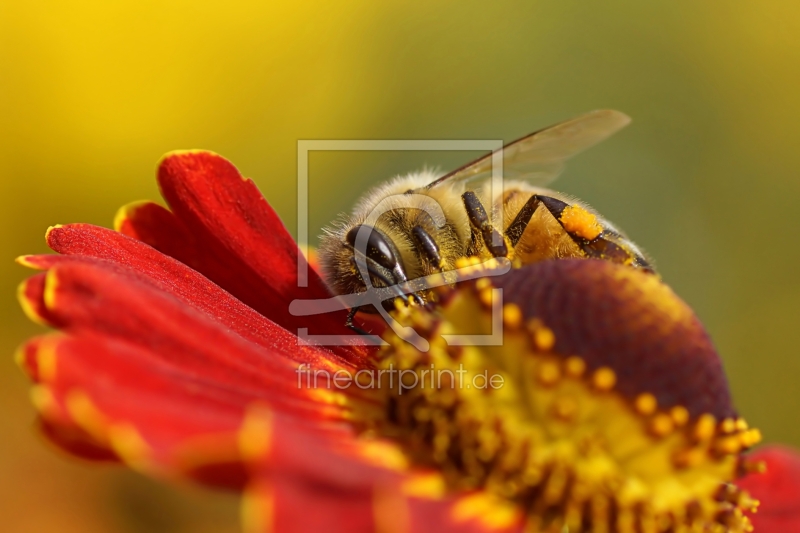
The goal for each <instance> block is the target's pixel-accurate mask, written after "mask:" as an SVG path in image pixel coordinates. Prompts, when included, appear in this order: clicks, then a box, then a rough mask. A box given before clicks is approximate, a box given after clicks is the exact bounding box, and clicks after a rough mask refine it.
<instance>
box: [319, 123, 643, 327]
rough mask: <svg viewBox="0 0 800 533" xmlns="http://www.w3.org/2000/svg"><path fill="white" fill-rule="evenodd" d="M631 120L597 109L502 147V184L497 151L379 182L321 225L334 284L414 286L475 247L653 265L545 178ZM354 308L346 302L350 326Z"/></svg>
mask: <svg viewBox="0 0 800 533" xmlns="http://www.w3.org/2000/svg"><path fill="white" fill-rule="evenodd" d="M629 122H630V118H629V117H628V116H627V115H625V114H624V113H621V112H619V111H613V110H599V111H593V112H590V113H587V114H585V115H582V116H579V117H577V118H573V119H571V120H568V121H566V122H561V123H559V124H556V125H554V126H550V127H548V128H545V129H543V130H539V131H537V132H535V133H532V134H530V135H527V136H525V137H523V138H521V139H518V140H516V141H514V142H512V143H510V144H508V145H506V146H505V147H504V148H503V152H502V153H503V157H502V163H503V165H502V167H503V174H504V176H503V178H504V180H503V181H502V182H501V183H502V185H501V186H499V187H498V186H494V187H493V186H492V185H493V184H497V181H496V180H495V181H493V179H492V167H493V164H492V163H493V158H492V154H489V155H486V156H484V157H482V158H480V159H478V160H476V161H473V162H471V163H469V164H467V165H464V166H462V167H461V168H458V169H456V170H454V171H452V172H449V173H447V174H445V175H437V174H436V173H434V172H433V171H430V170H423V171H421V172H416V173H411V174H408V175H405V176H398V177H396V178H395V179H393V180H391V181H389V182H387V183H385V184H383V185H381V186H378V187H376V188H375V189H373V190H371V191H369V192H367V193H366V194H365V195H364V196H363V197H362V198H361V199H360V200H359V202H358V203H357V204H356V207H355V208H354V210H353V212H352V214H351V215H350V216H345V217H343V219H342V220H341V221H340V222H339V223H336V224H334V225H333V226H332V227H329V228H326V229H325V230H324V234H323V236H322V237H321V242H320V247H319V261H320V265H321V266H322V270H323V275H324V277H325V279H326V281H327V283H328V286H329V287H330V288H331V290H332V291H333V292H334V293H336V294H337V295H348V294H357V293H362V292H365V291H367V289H368V285H367V283H365V281H364V280H365V279H366V278H368V279H369V286H370V287H376V288H378V287H398V286H400V285H403V284H404V285H405V286H408V282H411V281H412V280H415V279H418V278H422V277H425V276H429V275H432V274H435V273H446V272H448V271H452V270H454V269H455V268H456V262H457V261H458V260H459V259H461V258H465V257H473V256H477V257H479V258H481V259H488V258H492V257H495V258H501V257H502V258H507V259H509V260H510V261H511V262H512V264H513V265H516V266H521V265H526V264H530V263H534V262H537V261H544V260H548V259H561V258H570V257H578V258H581V257H582V258H600V259H605V260H608V261H613V262H616V263H622V264H625V265H629V266H631V267H632V268H639V269H643V270H646V271H650V272H653V268H652V266H651V264H650V261H648V260H647V259H646V258H645V255H644V254H643V252H642V251H641V250H640V249H639V248H638V247H637V246H636V245H635V244H634V243H633V242H632V241H631V240H630V239H628V237H627V236H625V234H624V233H622V232H621V231H620V230H619V229H617V228H616V227H615V226H614V225H613V224H611V223H610V222H608V221H607V220H606V219H605V218H603V217H601V216H600V215H599V214H598V213H597V212H596V211H594V210H593V209H592V208H591V207H589V206H588V205H586V204H585V203H583V202H581V201H579V200H577V199H575V198H572V197H570V196H567V195H565V194H562V193H559V192H556V191H553V190H549V189H545V188H543V187H542V186H543V185H546V184H547V183H549V182H550V181H552V180H553V179H554V178H555V177H557V176H558V174H559V173H560V172H561V169H562V167H563V164H564V162H565V161H566V160H567V159H569V158H570V157H572V156H574V155H576V154H578V153H580V152H582V151H583V150H585V149H587V148H589V147H591V146H593V145H595V144H597V143H598V142H600V141H602V140H604V139H606V138H607V137H609V136H610V135H612V134H613V133H615V132H617V131H618V130H620V129H621V128H623V127H625V126H626V125H628V123H629ZM509 177H510V178H512V179H510V180H508V179H505V178H509ZM406 292H409V291H406ZM408 296H410V298H411V300H416V302H417V303H422V304H424V303H426V302H428V301H430V299H431V297H432V293H431V291H429V290H428V289H427V288H425V287H423V288H421V289H420V290H413V291H411V292H410V294H409V295H408ZM396 297H400V298H401V299H403V300H405V301H406V302H408V301H409V300H408V298H407V297H406V294H405V292H404V291H401V290H396V291H395V293H394V294H393V295H392V296H390V297H389V298H388V299H386V300H384V301H383V307H384V308H386V309H391V308H392V307H393V306H394V305H395V303H394V302H395V301H396V300H395V298H396ZM358 310H359V307H353V308H352V309H351V310H350V314H349V316H348V320H347V324H348V325H349V326H351V327H352V326H353V317H354V316H355V313H356V312H357V311H358ZM363 310H364V311H372V312H374V310H372V309H371V307H370V308H369V309H367V308H364V309H363Z"/></svg>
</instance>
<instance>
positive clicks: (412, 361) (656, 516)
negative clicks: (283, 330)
mask: <svg viewBox="0 0 800 533" xmlns="http://www.w3.org/2000/svg"><path fill="white" fill-rule="evenodd" d="M487 291H490V289H489V288H488V287H487V286H486V284H485V283H483V284H482V285H481V287H479V288H476V287H475V286H474V284H473V289H472V290H457V291H455V292H454V293H452V294H451V296H450V297H449V298H447V299H446V301H445V302H444V303H443V304H442V306H441V307H440V308H439V309H438V310H437V311H436V312H431V311H429V310H425V309H422V308H412V309H411V310H410V312H409V313H406V314H404V315H403V316H402V317H399V320H401V322H402V323H403V324H404V325H406V326H412V327H414V328H415V329H416V330H417V331H418V332H420V333H422V334H424V336H425V337H426V339H428V340H429V341H430V350H429V351H428V352H427V353H423V352H420V351H418V350H416V349H415V348H414V347H413V346H412V345H411V344H408V343H405V342H403V341H402V340H401V339H400V338H398V337H397V336H395V335H394V334H393V333H389V334H388V335H387V336H386V339H387V341H388V343H389V346H388V347H386V348H385V349H384V350H383V351H382V352H381V356H380V363H379V370H381V371H383V374H382V375H381V392H382V394H383V400H384V407H385V411H384V412H383V414H382V416H379V417H378V418H377V419H376V420H373V421H372V423H371V424H370V429H372V430H375V431H377V433H379V434H383V435H385V436H389V437H393V438H395V439H397V440H399V441H400V442H401V443H402V444H403V445H404V447H405V449H406V450H407V453H408V455H409V457H410V458H411V459H412V460H413V461H414V462H415V463H416V464H418V465H424V466H431V467H435V468H437V469H438V470H439V471H441V472H442V473H443V475H444V478H445V480H446V483H447V488H448V490H450V491H453V492H459V491H470V490H479V489H480V490H483V491H484V492H486V493H489V494H492V495H494V496H496V497H498V498H500V499H502V500H505V501H508V502H511V503H513V504H514V505H517V506H519V507H520V508H521V509H522V510H523V511H524V513H525V515H526V516H527V521H528V524H527V526H528V528H529V529H530V530H531V531H555V532H562V531H569V532H570V533H576V532H597V531H606V532H620V533H634V532H653V533H657V532H673V531H687V532H689V531H702V532H712V533H713V532H718V533H724V532H732V533H739V532H747V531H751V526H750V523H749V521H748V519H747V517H746V516H745V515H744V512H745V511H748V510H752V509H754V508H755V506H756V505H757V502H755V501H753V500H752V499H751V498H750V497H749V496H748V495H747V494H745V493H743V492H742V491H741V490H739V489H738V488H737V487H736V486H735V485H733V484H732V481H733V480H735V479H736V477H737V475H738V472H739V469H740V468H741V464H742V463H741V460H740V452H741V451H742V450H743V449H745V448H747V447H749V446H751V445H752V444H754V443H755V442H757V441H758V438H759V434H758V433H757V432H754V431H753V430H750V429H748V428H747V425H746V424H745V423H744V421H742V420H741V419H736V418H730V419H726V420H721V421H720V420H716V419H715V417H714V416H713V415H711V414H707V415H702V416H699V417H690V415H689V411H688V410H687V409H686V408H684V407H682V406H680V405H678V406H661V405H659V401H658V400H657V399H656V397H655V396H654V395H653V394H649V393H642V394H639V395H638V396H636V397H634V398H628V397H625V396H624V395H622V394H620V393H619V392H617V388H616V387H617V385H618V381H619V376H618V375H617V373H615V371H614V370H612V369H611V368H608V367H600V368H594V369H589V368H587V365H586V363H585V362H584V360H583V359H582V358H581V357H580V354H560V353H557V352H556V350H555V345H556V341H557V338H555V334H554V333H553V331H552V330H550V329H549V328H547V325H546V323H545V322H544V321H543V320H542V319H539V318H533V317H524V316H523V314H522V313H521V311H520V309H516V308H514V307H513V305H514V304H506V305H505V306H498V305H497V302H494V303H493V302H491V301H490V300H491V298H489V296H488V294H487ZM493 312H495V313H499V315H500V316H502V317H504V318H505V326H504V328H503V332H502V342H501V343H499V344H498V343H496V342H494V343H493V342H486V343H482V342H481V341H480V339H492V338H494V339H496V338H497V337H496V335H497V333H498V332H497V331H493V325H494V326H496V325H497V322H496V321H493V318H492V315H493ZM543 332H544V333H543ZM458 335H462V336H463V335H468V336H470V337H469V339H470V340H469V342H458V341H454V339H457V338H459V337H454V336H458Z"/></svg>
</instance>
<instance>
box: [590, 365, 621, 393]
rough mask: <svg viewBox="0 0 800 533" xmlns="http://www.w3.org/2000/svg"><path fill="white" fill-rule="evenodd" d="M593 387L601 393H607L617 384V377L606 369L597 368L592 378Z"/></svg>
mask: <svg viewBox="0 0 800 533" xmlns="http://www.w3.org/2000/svg"><path fill="white" fill-rule="evenodd" d="M592 382H593V383H594V386H595V387H596V388H597V389H598V390H601V391H609V390H611V389H613V388H614V385H616V383H617V375H616V374H615V373H614V371H613V370H611V369H610V368H608V367H603V368H599V369H598V370H597V371H596V372H595V373H594V376H592Z"/></svg>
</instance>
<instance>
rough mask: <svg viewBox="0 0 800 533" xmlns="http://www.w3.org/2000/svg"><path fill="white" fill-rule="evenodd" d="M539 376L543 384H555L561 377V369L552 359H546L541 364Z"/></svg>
mask: <svg viewBox="0 0 800 533" xmlns="http://www.w3.org/2000/svg"><path fill="white" fill-rule="evenodd" d="M537 377H538V378H539V382H540V383H541V384H542V385H553V384H554V383H556V382H557V381H558V380H559V379H560V378H561V369H560V368H558V365H557V364H556V363H554V362H552V361H544V362H542V364H540V365H539V369H538V372H537Z"/></svg>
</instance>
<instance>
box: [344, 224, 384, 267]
mask: <svg viewBox="0 0 800 533" xmlns="http://www.w3.org/2000/svg"><path fill="white" fill-rule="evenodd" d="M361 228H365V231H369V237H368V238H367V246H366V249H362V250H361V251H362V252H364V255H366V256H367V258H368V259H372V260H373V261H375V262H376V263H378V264H379V265H380V266H382V267H383V268H385V269H387V270H390V271H393V270H395V268H396V267H397V258H396V257H395V255H394V252H392V248H391V246H389V243H388V242H387V241H386V238H385V237H384V236H383V235H381V233H380V232H379V231H378V230H376V229H375V228H370V227H369V226H363V225H358V226H354V227H353V228H352V229H351V230H350V231H348V232H347V237H346V239H347V242H348V244H350V246H352V247H353V248H354V249H357V248H356V238H357V237H358V233H359V231H360V230H361Z"/></svg>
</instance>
